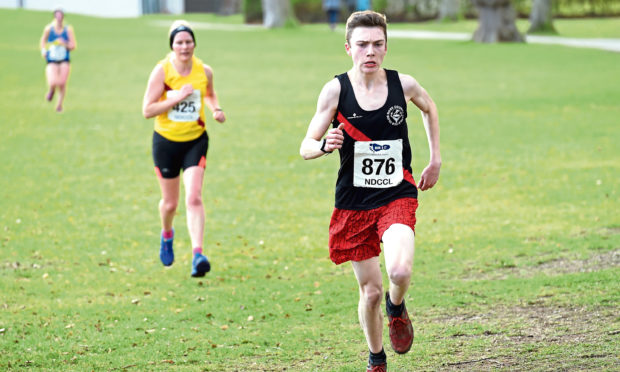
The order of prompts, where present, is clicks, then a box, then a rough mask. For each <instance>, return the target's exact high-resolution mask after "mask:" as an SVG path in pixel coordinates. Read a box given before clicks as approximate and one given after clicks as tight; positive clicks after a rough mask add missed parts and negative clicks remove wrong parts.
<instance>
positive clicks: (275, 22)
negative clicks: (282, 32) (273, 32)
mask: <svg viewBox="0 0 620 372" xmlns="http://www.w3.org/2000/svg"><path fill="white" fill-rule="evenodd" d="M262 4H263V26H265V27H267V28H274V27H282V26H284V25H285V24H286V23H287V21H289V20H293V19H295V15H294V14H293V7H292V6H291V2H290V0H262Z"/></svg>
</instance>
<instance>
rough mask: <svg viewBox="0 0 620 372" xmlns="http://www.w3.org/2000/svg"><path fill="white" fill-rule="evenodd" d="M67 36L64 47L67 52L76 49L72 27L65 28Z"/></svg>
mask: <svg viewBox="0 0 620 372" xmlns="http://www.w3.org/2000/svg"><path fill="white" fill-rule="evenodd" d="M67 34H68V35H69V40H68V41H67V44H66V45H65V47H66V48H67V49H68V50H74V49H75V48H77V41H76V40H75V32H74V31H73V27H71V26H67Z"/></svg>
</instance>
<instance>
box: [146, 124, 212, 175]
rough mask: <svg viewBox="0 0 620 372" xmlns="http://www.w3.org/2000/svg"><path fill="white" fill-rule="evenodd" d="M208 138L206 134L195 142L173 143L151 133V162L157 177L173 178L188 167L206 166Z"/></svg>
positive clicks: (155, 133)
mask: <svg viewBox="0 0 620 372" xmlns="http://www.w3.org/2000/svg"><path fill="white" fill-rule="evenodd" d="M208 148H209V136H207V132H204V133H202V135H201V136H200V137H198V138H196V139H195V140H192V141H187V142H175V141H170V140H169V139H166V138H164V137H163V136H162V135H161V134H159V133H157V132H153V162H154V163H155V172H157V175H158V176H159V177H163V178H175V177H177V176H178V175H179V173H180V172H181V169H183V170H185V169H187V168H189V167H195V166H199V167H202V168H204V167H205V166H206V164H207V149H208Z"/></svg>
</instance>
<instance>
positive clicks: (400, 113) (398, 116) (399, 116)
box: [387, 105, 405, 126]
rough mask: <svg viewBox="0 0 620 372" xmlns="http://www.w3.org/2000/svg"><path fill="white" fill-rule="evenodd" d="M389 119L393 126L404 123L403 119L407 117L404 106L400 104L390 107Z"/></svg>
mask: <svg viewBox="0 0 620 372" xmlns="http://www.w3.org/2000/svg"><path fill="white" fill-rule="evenodd" d="M387 119H388V121H389V122H390V124H392V125H393V126H397V125H400V124H402V122H403V120H404V119H405V114H404V110H403V108H402V107H400V106H398V105H394V106H392V107H390V109H389V110H388V112H387Z"/></svg>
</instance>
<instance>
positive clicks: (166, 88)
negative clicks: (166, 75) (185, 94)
mask: <svg viewBox="0 0 620 372" xmlns="http://www.w3.org/2000/svg"><path fill="white" fill-rule="evenodd" d="M164 90H165V91H169V90H172V88H170V86H169V85H168V84H166V83H164Z"/></svg>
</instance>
